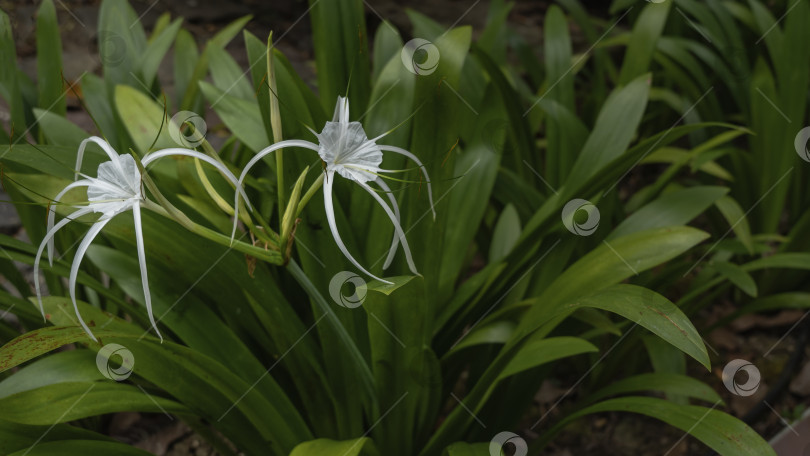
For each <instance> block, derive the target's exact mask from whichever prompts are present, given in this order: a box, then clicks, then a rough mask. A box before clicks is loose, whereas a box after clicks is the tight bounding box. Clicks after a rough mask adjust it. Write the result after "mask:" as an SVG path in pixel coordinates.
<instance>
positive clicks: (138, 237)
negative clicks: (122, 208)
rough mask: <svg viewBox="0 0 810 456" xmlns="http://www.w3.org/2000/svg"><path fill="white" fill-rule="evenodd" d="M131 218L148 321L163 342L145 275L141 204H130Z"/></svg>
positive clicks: (147, 279)
mask: <svg viewBox="0 0 810 456" xmlns="http://www.w3.org/2000/svg"><path fill="white" fill-rule="evenodd" d="M132 218H133V219H134V222H135V244H136V246H137V249H138V265H140V267H141V283H142V285H143V299H144V302H145V303H146V313H147V314H148V315H149V322H150V323H152V328H153V329H154V330H155V332H156V333H157V335H158V337H160V341H161V342H163V336H162V335H161V334H160V330H158V327H157V323H156V322H155V316H154V314H153V313H152V294H151V293H149V277H148V276H147V275H146V251H145V249H144V248H143V225H142V224H141V204H140V203H135V204H134V205H133V206H132Z"/></svg>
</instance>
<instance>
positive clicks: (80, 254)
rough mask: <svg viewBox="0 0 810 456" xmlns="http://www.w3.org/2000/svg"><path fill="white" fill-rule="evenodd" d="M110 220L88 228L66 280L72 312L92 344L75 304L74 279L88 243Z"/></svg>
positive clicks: (98, 222)
mask: <svg viewBox="0 0 810 456" xmlns="http://www.w3.org/2000/svg"><path fill="white" fill-rule="evenodd" d="M110 220H112V219H111V218H106V219H102V220H99V221H97V222H96V223H94V224H93V226H91V227H90V230H88V231H87V234H86V235H85V236H84V239H82V243H81V244H79V248H78V249H76V256H75V257H73V264H72V265H71V267H70V278H69V279H68V287H69V289H70V300H71V301H73V310H74V311H75V312H76V318H78V319H79V324H80V325H82V328H84V331H85V332H86V333H87V335H88V336H90V338H91V339H93V341H94V342H98V339H96V336H94V335H93V333H92V332H90V328H88V327H87V324H85V322H84V320H82V316H81V314H80V313H79V305H78V304H77V303H76V277H78V275H79V266H80V265H81V264H82V258H84V254H85V253H87V249H88V248H89V247H90V243H91V242H93V239H95V238H96V236H98V233H100V232H101V230H102V229H103V228H104V226H105V225H107V223H109V222H110Z"/></svg>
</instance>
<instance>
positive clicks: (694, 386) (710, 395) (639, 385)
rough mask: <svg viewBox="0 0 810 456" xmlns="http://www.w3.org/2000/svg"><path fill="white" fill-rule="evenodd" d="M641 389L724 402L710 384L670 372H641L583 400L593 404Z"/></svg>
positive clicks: (712, 401) (711, 401) (713, 402)
mask: <svg viewBox="0 0 810 456" xmlns="http://www.w3.org/2000/svg"><path fill="white" fill-rule="evenodd" d="M641 391H658V392H662V393H666V394H674V395H679V396H686V397H693V398H695V399H700V400H703V401H706V402H710V403H712V404H715V403H719V404H722V403H723V399H721V398H720V396H719V395H718V394H717V392H715V391H714V390H713V389H712V388H711V387H710V386H709V385H707V384H705V383H703V382H701V381H700V380H696V379H694V378H692V377H689V376H686V375H679V374H670V373H654V374H640V375H634V376H632V377H627V378H624V379H621V380H619V381H617V382H614V383H611V384H610V385H608V386H606V387H604V388H602V389H600V390H599V391H597V392H595V393H594V394H591V395H590V396H588V397H587V398H585V399H584V400H583V402H584V403H585V404H591V403H594V402H596V401H600V400H602V399H605V398H607V397H610V396H617V395H621V394H627V393H638V392H641Z"/></svg>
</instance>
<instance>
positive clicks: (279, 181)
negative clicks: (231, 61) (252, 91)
mask: <svg viewBox="0 0 810 456" xmlns="http://www.w3.org/2000/svg"><path fill="white" fill-rule="evenodd" d="M267 79H268V83H269V84H270V90H268V91H267V96H268V97H269V98H270V100H269V101H270V127H271V129H272V130H273V141H274V142H276V143H278V142H281V141H282V140H283V139H284V138H283V136H282V132H281V110H280V109H279V107H278V96H277V95H276V94H277V93H278V89H277V87H276V71H275V68H273V32H270V35H268V36H267ZM276 187H277V190H276V193H277V196H278V215H279V218H281V217H282V214H284V211H285V207H284V205H285V204H286V201H285V192H284V149H279V150H277V151H276ZM279 223H283V222H282V221H281V220H279ZM281 231H284V229H283V228H279V232H281Z"/></svg>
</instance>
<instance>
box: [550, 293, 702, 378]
mask: <svg viewBox="0 0 810 456" xmlns="http://www.w3.org/2000/svg"><path fill="white" fill-rule="evenodd" d="M582 307H593V308H597V309H602V310H607V311H610V312H613V313H616V314H619V315H621V316H623V317H624V318H627V319H628V320H630V321H632V322H635V323H637V324H639V325H640V326H643V327H645V328H647V329H648V330H650V331H651V332H653V333H654V334H656V335H657V336H658V337H660V338H662V339H664V340H666V341H667V342H669V343H670V344H672V345H674V346H675V347H677V348H679V349H680V350H681V351H683V352H684V353H686V354H687V355H689V356H691V357H692V358H694V359H695V360H697V361H698V362H699V363H701V364H703V366H705V367H706V369H711V361H709V354H708V353H707V352H706V346H705V345H703V339H702V338H701V337H700V334H698V332H697V330H696V329H695V327H694V326H692V322H690V321H689V318H688V317H687V316H686V315H684V314H683V312H682V311H681V310H680V309H679V308H678V307H677V306H675V304H673V303H672V302H670V301H669V300H668V299H667V298H665V297H663V296H661V295H659V294H658V293H656V292H654V291H652V290H650V289H648V288H644V287H639V286H636V285H624V284H620V285H614V286H612V287H610V288H607V289H604V290H602V291H599V292H596V293H594V294H592V295H590V296H586V297H582V298H579V299H577V300H575V301H572V302H570V303H568V304H566V305H565V306H564V309H565V311H570V310H575V309H579V308H582Z"/></svg>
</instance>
